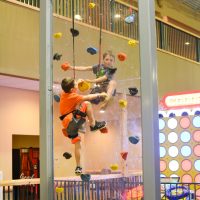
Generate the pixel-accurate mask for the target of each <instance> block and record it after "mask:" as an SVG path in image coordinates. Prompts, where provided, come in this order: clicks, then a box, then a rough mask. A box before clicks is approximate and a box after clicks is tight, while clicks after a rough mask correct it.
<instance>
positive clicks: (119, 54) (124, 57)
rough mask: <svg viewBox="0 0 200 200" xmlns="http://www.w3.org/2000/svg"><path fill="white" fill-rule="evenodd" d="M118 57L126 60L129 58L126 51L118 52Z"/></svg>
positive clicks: (120, 59)
mask: <svg viewBox="0 0 200 200" xmlns="http://www.w3.org/2000/svg"><path fill="white" fill-rule="evenodd" d="M117 58H118V59H119V61H125V60H126V58H127V55H126V54H125V53H122V52H120V53H118V54H117Z"/></svg>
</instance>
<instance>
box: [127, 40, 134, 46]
mask: <svg viewBox="0 0 200 200" xmlns="http://www.w3.org/2000/svg"><path fill="white" fill-rule="evenodd" d="M128 45H130V46H132V47H134V46H135V45H136V41H135V40H129V41H128Z"/></svg>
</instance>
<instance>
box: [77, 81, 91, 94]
mask: <svg viewBox="0 0 200 200" xmlns="http://www.w3.org/2000/svg"><path fill="white" fill-rule="evenodd" d="M90 88H91V84H90V83H88V82H87V81H81V82H79V83H78V89H79V90H80V91H81V92H85V91H87V90H89V89H90Z"/></svg>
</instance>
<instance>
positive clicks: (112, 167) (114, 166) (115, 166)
mask: <svg viewBox="0 0 200 200" xmlns="http://www.w3.org/2000/svg"><path fill="white" fill-rule="evenodd" d="M110 169H112V170H113V171H115V170H118V164H112V165H110Z"/></svg>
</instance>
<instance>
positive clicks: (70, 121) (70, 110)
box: [60, 78, 107, 175]
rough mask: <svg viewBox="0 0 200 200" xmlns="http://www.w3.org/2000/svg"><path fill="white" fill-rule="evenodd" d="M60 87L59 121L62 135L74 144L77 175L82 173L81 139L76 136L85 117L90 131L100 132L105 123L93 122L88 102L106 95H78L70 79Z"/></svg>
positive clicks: (64, 81)
mask: <svg viewBox="0 0 200 200" xmlns="http://www.w3.org/2000/svg"><path fill="white" fill-rule="evenodd" d="M61 87H62V90H63V92H62V93H61V96H60V114H61V116H60V119H61V120H62V125H63V127H64V128H63V134H64V135H65V136H67V137H68V138H70V139H72V143H73V144H75V159H76V164H77V167H76V169H75V173H76V174H77V175H79V174H81V173H82V168H81V163H80V160H81V159H80V157H81V156H80V150H81V145H80V141H81V138H80V136H79V135H78V131H79V129H80V128H81V126H82V125H83V124H84V123H85V121H86V120H85V117H86V116H87V117H88V119H89V124H90V130H91V131H96V130H100V129H102V128H104V127H105V126H106V122H105V121H102V122H98V121H95V118H94V114H93V109H92V105H91V103H90V102H89V101H91V100H93V99H96V98H99V97H103V98H106V97H107V94H106V93H97V94H89V95H79V94H77V93H76V89H75V81H74V79H72V78H65V79H63V80H62V83H61Z"/></svg>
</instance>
